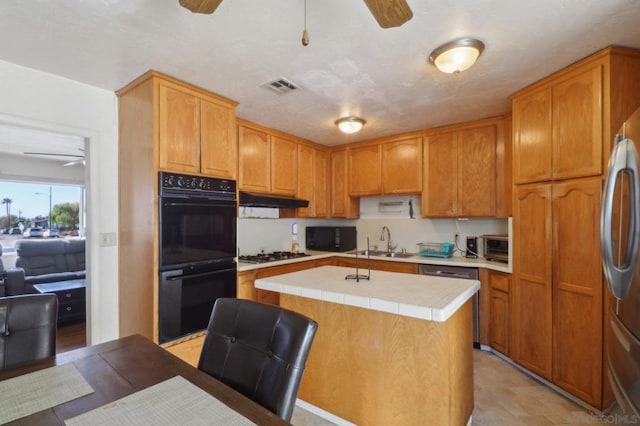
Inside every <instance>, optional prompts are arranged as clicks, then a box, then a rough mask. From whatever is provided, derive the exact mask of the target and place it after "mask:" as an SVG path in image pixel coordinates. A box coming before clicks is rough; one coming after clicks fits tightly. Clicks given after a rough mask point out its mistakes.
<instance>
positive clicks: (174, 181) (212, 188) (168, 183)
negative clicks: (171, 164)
mask: <svg viewBox="0 0 640 426" xmlns="http://www.w3.org/2000/svg"><path fill="white" fill-rule="evenodd" d="M160 186H161V188H162V190H166V189H168V190H172V189H174V190H175V189H178V190H187V191H202V192H217V193H220V192H231V193H234V194H235V192H236V182H235V181H234V180H227V179H218V178H213V177H207V176H192V175H183V174H177V173H166V172H160Z"/></svg>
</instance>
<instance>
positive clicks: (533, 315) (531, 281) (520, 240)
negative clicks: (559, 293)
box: [512, 184, 579, 380]
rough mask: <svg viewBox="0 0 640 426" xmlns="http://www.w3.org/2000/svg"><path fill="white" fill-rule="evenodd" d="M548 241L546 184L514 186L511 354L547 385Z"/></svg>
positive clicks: (549, 329) (549, 322) (548, 192)
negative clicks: (512, 331)
mask: <svg viewBox="0 0 640 426" xmlns="http://www.w3.org/2000/svg"><path fill="white" fill-rule="evenodd" d="M551 237H552V230H551V185H550V184H532V185H521V186H518V187H517V189H516V193H515V200H514V205H513V241H515V244H514V247H513V263H514V265H513V266H514V272H515V273H514V275H513V278H514V283H513V284H514V285H513V288H512V291H513V292H514V299H513V300H514V308H513V310H512V312H513V313H514V318H513V319H514V333H513V337H514V339H513V342H514V347H513V351H512V354H513V359H514V360H515V361H516V362H517V363H518V364H521V365H522V366H524V367H525V368H528V369H529V370H531V371H533V372H534V373H536V374H538V375H539V376H541V377H544V378H545V379H547V380H551V360H552V349H551V343H552V313H551V312H552V311H551V309H552V304H551V302H552V285H551V280H552V271H551V253H552V252H551ZM575 237H576V238H579V236H578V235H576V236H575Z"/></svg>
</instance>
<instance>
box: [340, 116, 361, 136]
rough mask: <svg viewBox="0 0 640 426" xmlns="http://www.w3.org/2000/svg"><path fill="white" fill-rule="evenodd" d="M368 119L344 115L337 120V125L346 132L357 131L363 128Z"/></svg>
mask: <svg viewBox="0 0 640 426" xmlns="http://www.w3.org/2000/svg"><path fill="white" fill-rule="evenodd" d="M365 123H366V121H364V120H363V119H362V118H360V117H353V116H351V117H342V118H339V119H337V120H336V126H338V129H340V130H341V131H342V132H344V133H356V132H359V131H360V129H362V126H364V124H365Z"/></svg>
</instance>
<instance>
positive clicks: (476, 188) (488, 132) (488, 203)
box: [458, 125, 496, 217]
mask: <svg viewBox="0 0 640 426" xmlns="http://www.w3.org/2000/svg"><path fill="white" fill-rule="evenodd" d="M458 214H459V215H461V216H476V217H477V216H484V217H487V216H495V214H496V126H495V125H490V126H484V127H477V128H472V129H466V130H461V131H460V132H459V135H458Z"/></svg>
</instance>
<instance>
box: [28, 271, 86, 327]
mask: <svg viewBox="0 0 640 426" xmlns="http://www.w3.org/2000/svg"><path fill="white" fill-rule="evenodd" d="M33 288H35V289H36V291H37V292H38V293H54V294H55V295H56V296H58V324H60V323H64V322H70V321H84V320H85V316H86V298H85V290H86V283H85V280H84V279H78V280H68V281H56V282H52V283H45V284H35V285H34V286H33Z"/></svg>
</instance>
